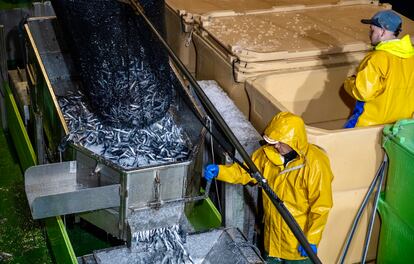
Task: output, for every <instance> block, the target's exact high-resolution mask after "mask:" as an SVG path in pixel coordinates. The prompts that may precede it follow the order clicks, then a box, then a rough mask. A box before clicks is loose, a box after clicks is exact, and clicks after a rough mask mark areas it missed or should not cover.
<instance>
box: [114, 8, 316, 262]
mask: <svg viewBox="0 0 414 264" xmlns="http://www.w3.org/2000/svg"><path fill="white" fill-rule="evenodd" d="M121 2H124V3H125V1H121ZM129 4H130V5H131V7H132V8H133V9H134V11H135V12H136V13H137V14H138V15H140V16H141V17H142V18H143V19H144V21H145V22H146V23H147V24H148V26H149V27H150V29H151V30H152V31H153V33H154V34H155V35H156V36H157V37H158V39H159V40H160V42H161V43H162V44H163V45H164V47H165V48H166V50H167V51H168V53H169V55H170V57H171V58H172V60H173V61H174V63H175V64H176V65H177V67H178V68H179V69H180V70H181V71H182V72H183V73H184V75H185V76H186V78H187V79H188V81H189V82H190V84H191V85H192V86H193V88H194V91H195V92H196V94H197V96H198V97H199V98H200V99H201V100H200V101H201V104H202V105H203V107H204V108H205V110H206V111H207V112H208V114H209V115H210V116H211V117H212V118H213V120H214V121H215V122H216V123H217V124H218V126H219V127H220V128H221V129H222V131H223V133H224V134H225V135H226V137H227V138H228V139H229V140H230V142H231V143H232V144H233V145H234V147H235V149H236V150H237V151H238V152H239V154H240V156H241V157H242V158H243V160H244V162H246V164H247V166H248V167H249V169H250V175H251V176H252V177H253V178H255V179H256V181H257V182H258V184H259V186H261V187H262V188H263V190H264V191H265V192H266V194H267V195H268V197H269V198H270V200H271V201H272V202H273V204H274V205H275V207H276V209H277V210H278V211H279V213H280V215H281V216H282V218H283V219H284V220H285V222H286V224H287V225H288V226H289V228H290V230H291V231H292V232H293V234H294V235H295V237H296V239H297V240H298V241H299V243H300V244H301V245H302V247H303V248H304V249H305V251H306V253H307V254H308V256H309V258H310V259H311V261H312V262H313V263H318V264H319V263H322V262H321V261H320V259H319V258H318V256H317V255H316V254H315V252H313V250H312V248H311V247H310V245H309V242H308V240H307V238H306V237H305V235H304V234H303V231H302V230H301V228H300V226H299V225H298V223H297V222H296V220H295V219H294V218H293V216H292V215H291V214H290V212H289V210H288V209H287V208H286V207H285V205H284V204H283V201H282V200H280V199H279V197H278V196H277V195H276V193H275V192H274V191H273V190H272V189H271V188H270V186H269V184H268V183H267V180H266V179H265V178H263V176H262V175H261V173H260V172H259V170H258V169H257V167H256V165H255V164H254V163H253V161H252V160H251V159H250V156H249V155H248V154H247V152H246V151H245V150H244V148H243V146H242V145H241V144H240V142H239V141H238V139H237V138H236V136H235V135H234V134H233V132H232V131H231V129H230V128H229V127H228V126H227V124H226V122H225V121H224V119H223V118H222V117H221V115H220V113H219V112H218V111H217V109H216V108H215V107H214V105H213V104H212V103H211V101H210V100H209V99H208V97H207V95H206V94H205V93H204V91H203V90H202V89H201V87H200V86H199V85H198V83H197V81H196V80H195V79H194V77H193V76H192V75H191V73H190V72H189V71H188V70H187V68H186V67H185V66H184V64H183V63H182V62H181V61H180V60H179V59H178V58H177V56H176V55H175V54H174V52H173V51H172V50H171V48H170V46H169V45H168V44H167V43H166V42H165V40H164V39H163V37H162V36H161V35H160V33H159V32H158V31H157V29H156V28H155V27H154V26H153V25H152V23H151V21H150V20H149V19H148V18H147V17H146V15H145V14H144V10H143V8H142V7H141V6H140V4H139V3H137V2H136V1H134V0H130V1H129Z"/></svg>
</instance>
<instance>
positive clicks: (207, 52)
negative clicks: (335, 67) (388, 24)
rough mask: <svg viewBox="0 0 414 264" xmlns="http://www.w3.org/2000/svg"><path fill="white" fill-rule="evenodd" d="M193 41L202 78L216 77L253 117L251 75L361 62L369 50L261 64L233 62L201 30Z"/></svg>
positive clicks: (242, 109)
mask: <svg viewBox="0 0 414 264" xmlns="http://www.w3.org/2000/svg"><path fill="white" fill-rule="evenodd" d="M193 41H194V44H195V46H196V50H197V67H196V68H197V71H196V78H197V79H198V80H215V81H217V82H218V83H219V84H220V86H221V87H222V88H223V90H224V91H226V92H227V94H228V95H229V97H230V98H231V99H232V100H233V101H234V103H235V104H236V106H237V107H238V108H239V109H240V110H241V111H242V113H243V114H244V115H245V116H246V117H249V112H250V102H249V98H248V96H247V93H246V90H245V81H246V80H247V79H250V78H255V77H257V76H261V75H265V74H269V73H272V72H284V71H290V70H291V69H295V68H301V67H317V66H321V65H322V66H323V65H331V64H335V63H336V64H338V63H349V62H354V63H357V62H359V61H360V60H362V58H363V57H364V56H365V54H366V52H365V51H361V52H350V53H340V54H333V55H326V56H316V57H314V56H313V57H308V58H303V59H292V60H278V61H268V62H258V63H242V62H238V63H234V64H233V63H232V60H233V61H234V57H232V56H230V55H228V54H226V53H225V52H223V51H222V50H220V49H218V48H217V46H214V45H211V43H210V42H209V41H208V40H206V39H205V38H203V37H201V36H200V35H199V34H198V33H194V34H193Z"/></svg>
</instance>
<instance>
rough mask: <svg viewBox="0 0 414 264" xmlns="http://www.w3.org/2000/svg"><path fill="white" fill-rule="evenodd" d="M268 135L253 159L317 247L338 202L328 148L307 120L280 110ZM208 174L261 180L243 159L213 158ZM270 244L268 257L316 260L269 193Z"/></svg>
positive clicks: (232, 179)
mask: <svg viewBox="0 0 414 264" xmlns="http://www.w3.org/2000/svg"><path fill="white" fill-rule="evenodd" d="M263 138H264V139H265V140H266V142H267V143H268V144H267V145H265V146H262V147H260V148H259V149H258V150H256V151H255V152H254V153H253V156H252V160H253V162H254V163H255V164H256V166H257V168H258V169H259V171H260V172H261V173H262V175H263V177H264V178H266V179H267V181H268V184H269V186H270V187H271V188H272V189H273V190H274V191H275V192H276V194H277V195H278V196H279V198H280V199H281V200H283V201H284V204H285V206H286V207H287V209H288V210H289V211H290V213H291V214H292V215H293V217H294V218H295V220H296V221H297V222H298V224H299V226H300V227H301V229H302V230H303V232H304V234H305V236H306V237H307V239H308V241H309V243H310V244H311V247H312V249H313V251H314V252H315V253H317V246H318V244H319V242H320V241H321V237H322V232H323V229H324V227H325V224H326V221H327V219H328V213H329V210H330V209H331V208H332V189H331V182H332V180H333V175H332V171H331V168H330V164H329V159H328V157H327V156H326V154H325V153H324V151H323V150H321V149H320V148H318V147H317V146H315V145H312V144H309V143H308V141H307V136H306V132H305V125H304V122H303V120H302V119H301V118H300V117H299V116H296V115H293V114H291V113H288V112H281V113H279V114H277V115H276V116H275V117H274V118H273V120H272V121H271V122H270V123H269V125H268V126H267V128H266V130H265V132H264V136H263ZM204 177H205V178H206V179H207V180H211V179H213V178H214V177H217V179H218V180H221V181H226V182H229V183H240V184H248V183H252V184H255V183H257V182H256V180H255V179H254V178H251V177H250V175H249V174H248V173H247V172H246V171H244V170H243V169H242V167H241V166H240V165H238V164H237V163H234V164H232V165H229V166H226V165H219V166H217V165H215V164H209V165H207V166H206V168H205V170H204ZM263 209H264V217H263V219H264V249H265V251H266V260H267V262H268V263H311V261H310V260H309V258H307V254H306V252H305V251H304V249H303V248H302V246H300V244H299V242H298V241H297V239H296V238H295V236H294V235H293V233H292V231H291V230H290V229H289V227H288V226H287V224H286V223H285V221H284V220H283V218H282V217H281V215H280V214H279V212H278V211H277V209H276V208H275V206H274V205H273V204H272V202H271V200H270V199H269V198H268V196H267V195H266V194H265V193H263Z"/></svg>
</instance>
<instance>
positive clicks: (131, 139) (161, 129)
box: [58, 91, 191, 169]
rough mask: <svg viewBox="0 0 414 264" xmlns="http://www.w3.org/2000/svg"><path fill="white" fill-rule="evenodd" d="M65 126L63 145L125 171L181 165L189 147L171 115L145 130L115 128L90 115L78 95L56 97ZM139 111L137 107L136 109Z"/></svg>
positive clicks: (83, 97)
mask: <svg viewBox="0 0 414 264" xmlns="http://www.w3.org/2000/svg"><path fill="white" fill-rule="evenodd" d="M58 102H59V105H60V108H61V110H62V112H63V115H64V118H65V121H66V122H67V124H68V128H69V134H68V135H67V136H66V138H65V139H64V141H65V142H73V143H76V144H80V145H82V146H84V147H86V148H87V149H89V150H91V151H92V152H94V153H96V154H99V155H101V156H102V157H103V158H105V159H107V160H110V161H112V162H114V163H115V164H117V165H119V166H121V167H123V168H125V169H131V168H138V167H143V166H149V165H158V164H160V163H166V162H176V161H183V160H185V159H187V158H188V156H189V149H191V143H190V141H189V139H188V137H187V136H186V134H185V133H184V131H183V129H182V128H180V127H178V126H177V124H176V123H175V122H174V120H173V117H172V116H171V114H170V113H167V114H166V115H165V116H164V117H163V118H162V119H161V120H159V121H157V122H156V123H154V124H152V125H150V126H148V127H146V128H141V129H139V128H122V129H121V128H116V127H112V126H111V125H109V124H107V123H104V122H102V121H101V119H100V117H99V116H98V115H96V114H94V113H93V112H91V111H90V108H89V107H88V104H87V103H86V100H85V96H84V95H83V94H82V93H81V92H79V91H78V92H76V93H72V94H68V95H67V96H64V97H59V98H58ZM137 107H138V106H137Z"/></svg>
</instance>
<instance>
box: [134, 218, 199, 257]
mask: <svg viewBox="0 0 414 264" xmlns="http://www.w3.org/2000/svg"><path fill="white" fill-rule="evenodd" d="M179 229H180V228H179V226H178V225H173V226H170V227H163V228H158V229H152V230H145V231H139V232H136V233H133V234H132V242H131V243H133V245H131V250H133V251H134V252H139V258H140V259H139V260H137V263H170V264H189V263H194V261H193V260H192V259H191V257H190V256H189V254H188V252H187V250H186V248H185V247H184V241H183V239H182V238H181V236H180V235H179Z"/></svg>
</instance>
